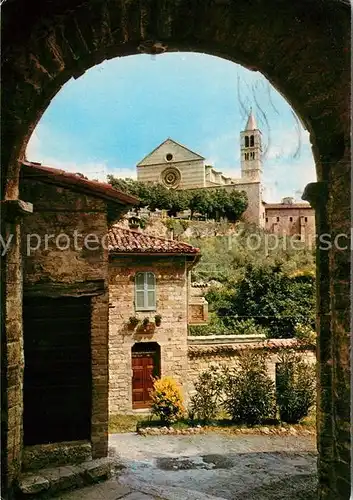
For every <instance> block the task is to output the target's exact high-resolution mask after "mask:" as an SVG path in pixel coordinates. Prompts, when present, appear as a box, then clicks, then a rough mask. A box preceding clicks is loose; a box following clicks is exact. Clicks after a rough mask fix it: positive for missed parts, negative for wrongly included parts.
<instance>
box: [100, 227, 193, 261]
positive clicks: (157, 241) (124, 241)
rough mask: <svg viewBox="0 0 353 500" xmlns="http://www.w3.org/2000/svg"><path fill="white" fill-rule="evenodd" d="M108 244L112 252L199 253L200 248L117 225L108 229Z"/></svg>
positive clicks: (148, 253)
mask: <svg viewBox="0 0 353 500" xmlns="http://www.w3.org/2000/svg"><path fill="white" fill-rule="evenodd" d="M108 245H109V246H108V249H109V253H112V254H126V253H128V254H147V255H151V254H152V255H153V254H167V255H170V254H173V255H193V256H199V255H200V249H199V248H195V247H193V246H192V245H189V244H188V243H184V242H181V241H175V240H168V239H166V238H160V237H157V236H151V235H150V234H146V233H142V232H139V231H133V230H131V229H127V228H125V227H122V226H119V225H115V226H113V227H112V228H111V229H110V230H109V233H108Z"/></svg>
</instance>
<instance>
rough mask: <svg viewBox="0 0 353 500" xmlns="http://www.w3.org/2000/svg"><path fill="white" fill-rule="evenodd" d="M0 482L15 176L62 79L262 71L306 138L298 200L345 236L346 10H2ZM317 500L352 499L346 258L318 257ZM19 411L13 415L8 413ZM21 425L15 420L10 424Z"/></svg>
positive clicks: (240, 3)
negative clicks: (137, 69)
mask: <svg viewBox="0 0 353 500" xmlns="http://www.w3.org/2000/svg"><path fill="white" fill-rule="evenodd" d="M2 22H3V26H2V28H3V30H2V31H3V54H2V55H3V57H2V96H3V106H2V151H1V154H2V169H3V170H2V200H5V202H3V207H4V210H3V214H4V215H5V216H6V224H3V237H5V238H6V236H7V237H8V236H9V235H10V234H13V235H16V236H15V237H14V238H13V244H12V246H11V248H10V250H9V251H8V252H7V254H6V258H5V259H3V266H4V267H3V276H5V278H6V281H7V284H6V286H4V287H3V290H2V301H3V306H4V308H3V310H4V311H5V312H4V315H3V323H2V328H3V336H2V342H3V345H2V347H3V349H2V362H3V366H4V368H5V369H4V373H3V381H2V382H3V383H2V393H3V396H4V397H3V406H4V410H3V421H4V422H6V425H5V426H4V425H3V426H2V432H3V435H2V438H3V439H2V443H3V449H4V450H5V452H4V455H3V461H2V462H3V464H4V463H5V469H6V470H5V476H6V478H7V479H8V480H9V483H11V482H12V480H13V479H14V478H15V477H16V474H17V469H16V464H18V463H19V462H20V456H21V433H20V429H21V405H22V402H21V397H22V396H21V383H22V375H21V363H22V360H23V354H22V352H23V348H22V320H21V309H22V292H21V284H22V277H21V255H20V247H19V243H20V223H19V221H20V218H21V215H22V214H23V213H25V212H26V210H30V207H28V206H27V205H25V204H23V203H21V202H19V201H16V200H17V199H18V174H19V168H20V162H19V160H21V159H22V158H23V156H24V153H25V148H26V145H27V142H28V139H29V137H30V135H31V133H32V131H33V129H34V127H35V126H36V124H37V122H38V121H39V119H40V117H41V115H42V113H43V112H44V111H45V109H46V108H47V106H48V105H49V103H50V100H51V99H52V98H53V97H54V96H55V94H56V93H57V92H58V91H59V90H60V88H61V87H62V85H63V84H64V83H65V82H66V81H67V80H68V79H69V78H71V77H74V78H77V77H79V76H80V75H81V74H82V73H83V72H84V71H86V70H87V69H88V68H90V67H92V66H93V65H95V64H98V63H100V62H102V61H103V60H104V59H108V58H112V57H117V56H123V55H128V54H136V53H139V52H141V51H142V52H150V53H158V52H160V51H163V50H165V49H166V50H170V51H173V50H174V51H175V50H186V51H194V52H206V53H209V54H213V55H218V56H220V57H224V58H227V59H229V60H232V61H234V62H238V63H240V64H242V65H244V66H246V67H247V68H249V69H253V70H259V71H260V72H261V73H263V74H264V75H265V76H266V77H267V78H268V79H269V81H270V82H271V83H272V84H273V85H274V86H275V87H276V88H277V90H279V91H280V92H281V93H282V94H283V95H284V96H285V97H286V99H287V100H288V102H289V103H290V104H291V105H292V107H293V108H294V109H295V111H296V113H297V114H298V115H299V116H300V118H301V120H302V121H303V123H304V124H305V126H306V128H307V129H308V130H309V132H310V137H311V143H312V147H313V153H314V157H315V161H316V167H317V175H318V180H319V182H318V183H316V184H314V185H310V186H309V187H308V189H307V193H306V196H307V197H308V199H310V201H311V202H312V204H313V205H314V207H315V208H316V219H317V232H318V233H319V234H322V233H329V234H330V235H331V240H332V241H333V239H334V238H335V237H336V236H337V235H339V234H340V233H343V234H346V235H347V234H349V232H350V204H349V201H348V199H349V194H350V114H349V109H350V106H349V104H350V102H349V98H350V86H349V81H350V73H349V69H350V31H349V22H350V18H349V2H346V1H343V0H342V1H340V0H304V1H301V2H292V0H269V1H267V2H259V3H256V5H253V4H250V3H249V2H248V1H247V0H237V1H235V0H202V1H199V0H195V1H194V2H190V1H189V0H154V1H153V0H152V1H151V0H140V1H139V2H136V1H134V0H120V1H116V0H109V1H107V0H95V1H94V0H53V1H51V2H50V3H48V2H47V1H46V0H37V1H36V2H34V1H28V0H8V1H7V2H6V3H5V4H4V6H3V17H2ZM317 262H318V276H319V280H318V282H319V284H318V331H319V334H320V343H319V346H318V354H319V360H320V369H319V385H320V387H319V389H320V390H319V407H320V409H321V416H320V418H319V419H318V434H319V441H318V442H319V444H318V447H319V455H320V457H319V478H320V498H335V499H341V498H342V499H343V498H348V496H349V490H350V485H349V482H350V481H349V474H350V455H349V450H350V428H349V424H348V422H349V418H350V411H349V406H350V403H349V401H350V391H349V371H350V370H349V354H348V352H349V325H350V320H349V309H350V300H349V287H350V285H349V274H350V273H349V270H350V252H349V249H345V250H342V249H339V248H338V247H337V245H333V246H332V247H331V248H330V249H328V250H322V251H320V250H318V258H317ZM13 408H16V409H17V410H19V412H18V411H12V410H13ZM19 415H20V416H19Z"/></svg>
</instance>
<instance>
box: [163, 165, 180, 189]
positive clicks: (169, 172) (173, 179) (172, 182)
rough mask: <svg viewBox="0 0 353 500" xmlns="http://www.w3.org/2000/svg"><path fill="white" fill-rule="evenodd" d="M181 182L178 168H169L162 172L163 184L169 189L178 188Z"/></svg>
mask: <svg viewBox="0 0 353 500" xmlns="http://www.w3.org/2000/svg"><path fill="white" fill-rule="evenodd" d="M180 180H181V175H180V172H179V170H178V169H177V168H167V169H165V170H164V171H163V172H162V182H163V184H164V185H165V186H166V187H168V188H176V187H177V186H178V185H179V183H180Z"/></svg>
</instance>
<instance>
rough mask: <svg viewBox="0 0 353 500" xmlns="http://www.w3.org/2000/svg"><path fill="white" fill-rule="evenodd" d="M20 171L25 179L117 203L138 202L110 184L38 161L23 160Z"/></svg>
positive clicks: (132, 203) (129, 203) (131, 203)
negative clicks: (85, 177) (44, 164)
mask: <svg viewBox="0 0 353 500" xmlns="http://www.w3.org/2000/svg"><path fill="white" fill-rule="evenodd" d="M21 171H22V175H23V178H25V179H26V178H27V179H28V178H32V179H33V178H36V179H39V180H41V181H42V182H46V183H50V184H55V185H57V186H63V187H68V188H71V189H73V190H75V191H79V192H83V193H86V194H90V195H92V196H96V197H97V198H103V199H107V200H109V201H112V202H115V203H119V204H124V205H136V204H137V203H138V198H136V197H134V196H130V195H128V194H125V193H123V192H122V191H119V190H118V189H115V188H113V187H112V186H111V185H110V184H107V183H105V182H98V181H91V180H88V179H84V178H83V177H81V176H80V175H78V174H74V173H71V172H66V171H65V170H59V169H57V168H52V167H45V166H43V165H41V164H39V163H34V162H29V161H23V162H22V168H21Z"/></svg>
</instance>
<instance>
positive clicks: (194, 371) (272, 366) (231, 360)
mask: <svg viewBox="0 0 353 500" xmlns="http://www.w3.org/2000/svg"><path fill="white" fill-rule="evenodd" d="M193 343H194V342H193ZM243 345H246V344H243ZM212 346H213V347H221V348H223V349H224V350H223V352H220V351H221V350H222V349H217V350H216V352H202V351H201V350H200V352H199V353H197V352H195V349H193V350H192V349H189V351H188V376H187V391H188V395H189V396H192V394H193V393H194V384H195V382H196V381H197V379H198V377H199V375H200V374H201V373H203V372H205V371H206V370H208V369H209V368H210V366H211V365H213V366H222V365H226V366H227V367H229V368H232V367H236V366H237V364H238V359H239V358H238V356H239V353H240V352H241V351H240V350H239V351H238V352H234V351H231V350H227V347H226V346H224V345H222V344H218V345H217V344H216V343H214V344H213V345H212ZM217 351H218V352H217ZM283 351H284V350H283V349H282V350H279V349H277V350H275V351H270V352H267V353H266V359H267V361H266V366H267V371H268V374H269V376H270V377H271V380H272V381H273V382H274V383H275V382H276V363H278V360H279V356H280V354H281V353H282V352H283ZM301 354H302V356H303V359H304V360H305V361H306V362H307V363H310V364H314V363H315V362H316V355H315V352H314V351H313V350H309V349H307V350H304V351H302V352H301Z"/></svg>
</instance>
